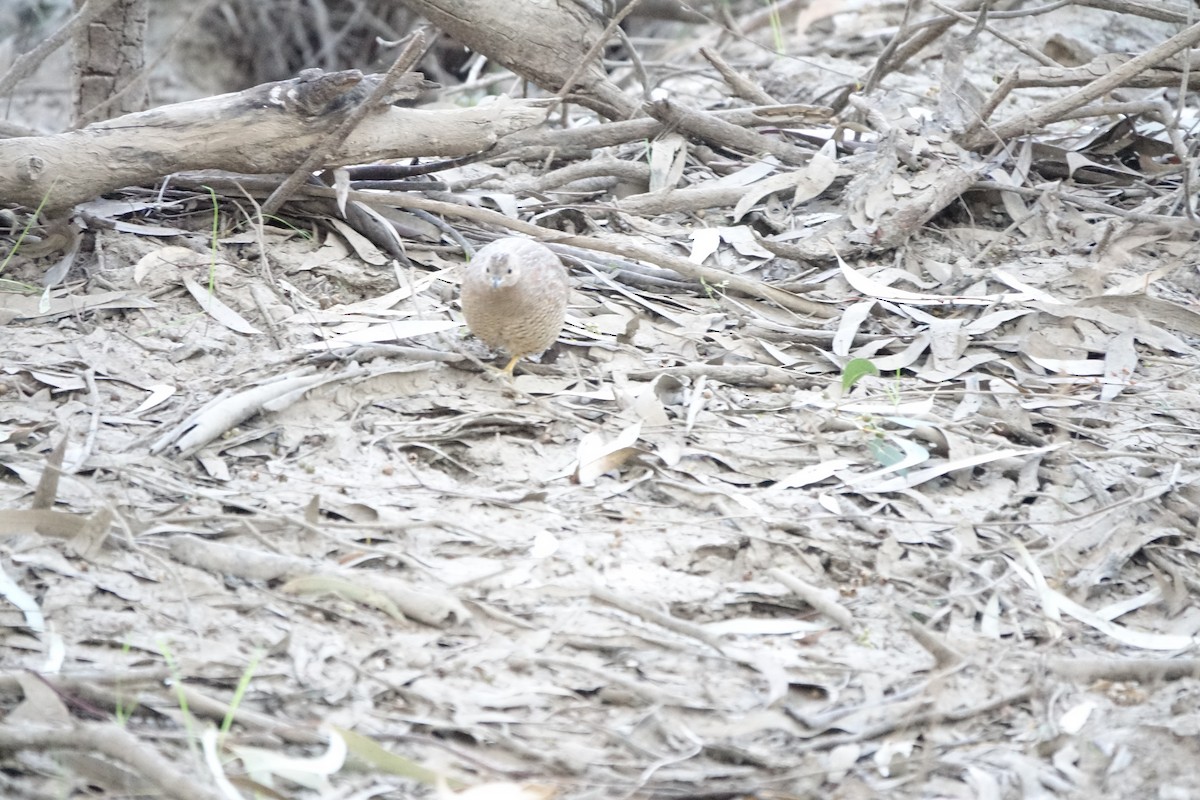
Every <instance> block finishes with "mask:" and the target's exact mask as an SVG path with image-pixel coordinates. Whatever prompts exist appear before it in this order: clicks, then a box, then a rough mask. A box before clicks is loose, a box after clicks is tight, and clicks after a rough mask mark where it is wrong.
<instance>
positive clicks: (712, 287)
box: [700, 276, 729, 302]
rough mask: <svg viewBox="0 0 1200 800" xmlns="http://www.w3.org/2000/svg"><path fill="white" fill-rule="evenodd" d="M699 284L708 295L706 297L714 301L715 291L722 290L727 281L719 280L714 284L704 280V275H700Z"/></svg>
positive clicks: (727, 283)
mask: <svg viewBox="0 0 1200 800" xmlns="http://www.w3.org/2000/svg"><path fill="white" fill-rule="evenodd" d="M700 285H701V286H702V287H703V288H704V294H705V295H707V296H708V299H709V300H712V301H713V302H716V300H717V292H724V291H725V288H726V287H727V286H728V285H729V281H721V282H720V283H715V284H714V283H709V282H708V281H706V280H704V276H700Z"/></svg>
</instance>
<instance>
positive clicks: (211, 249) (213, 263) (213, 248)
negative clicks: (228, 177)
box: [204, 186, 221, 294]
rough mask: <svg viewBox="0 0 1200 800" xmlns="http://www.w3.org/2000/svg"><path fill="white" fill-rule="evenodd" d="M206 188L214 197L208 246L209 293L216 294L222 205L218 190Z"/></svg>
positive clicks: (211, 196)
mask: <svg viewBox="0 0 1200 800" xmlns="http://www.w3.org/2000/svg"><path fill="white" fill-rule="evenodd" d="M204 188H205V189H208V196H209V197H210V198H212V209H213V221H212V236H210V237H209V246H208V293H209V294H215V293H216V288H217V232H218V228H219V223H220V220H221V206H220V202H219V201H218V200H217V193H216V191H214V190H213V188H212V187H211V186H205V187H204Z"/></svg>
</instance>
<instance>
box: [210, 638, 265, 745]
mask: <svg viewBox="0 0 1200 800" xmlns="http://www.w3.org/2000/svg"><path fill="white" fill-rule="evenodd" d="M262 658H263V651H262V650H255V651H254V654H253V655H251V656H250V663H249V664H247V665H246V669H245V670H244V671H243V672H242V677H241V678H239V679H238V685H237V688H236V689H234V690H233V698H232V699H230V701H229V711H227V712H226V713H225V718H224V719H223V720H221V732H220V737H219V738H218V740H217V741H219V742H224V741H225V736H226V735H227V734H228V733H229V729H230V727H232V726H233V718H234V716H235V715H236V714H237V710H238V707H239V706H240V705H241V704H242V700H243V698H245V696H246V690H247V689H249V688H250V681H251V679H253V678H254V673H255V671H256V670H257V669H258V665H259V662H261V661H262Z"/></svg>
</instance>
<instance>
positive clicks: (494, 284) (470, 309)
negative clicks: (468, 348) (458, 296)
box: [462, 237, 571, 374]
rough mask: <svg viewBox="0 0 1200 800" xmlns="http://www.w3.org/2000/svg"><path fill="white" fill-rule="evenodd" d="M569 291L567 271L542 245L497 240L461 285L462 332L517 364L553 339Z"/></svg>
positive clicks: (559, 329)
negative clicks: (465, 329) (464, 325)
mask: <svg viewBox="0 0 1200 800" xmlns="http://www.w3.org/2000/svg"><path fill="white" fill-rule="evenodd" d="M570 293H571V286H570V283H569V282H568V280H567V270H566V268H564V267H563V265H562V262H561V261H559V260H558V256H556V255H554V253H553V251H551V250H550V248H548V247H546V245H544V244H541V243H540V242H535V241H533V240H532V239H517V238H513V237H509V238H506V239H497V240H496V241H494V242H492V243H491V244H489V245H487V246H486V247H484V248H482V249H480V251H479V252H478V253H476V254H475V257H474V258H473V259H471V263H470V264H468V265H467V270H466V274H465V275H464V276H463V281H462V309H463V316H465V317H466V318H467V327H468V328H470V329H471V332H472V333H474V334H475V335H476V336H478V337H479V338H480V339H482V340H483V342H484V344H486V345H487V346H488V347H491V348H492V349H497V348H498V349H502V350H504V351H505V352H507V353H508V354H509V356H510V357H511V360H510V361H509V362H508V366H507V367H505V369H504V371H505V372H508V373H509V374H511V373H512V370H513V367H514V366H516V363H517V361H519V360H520V359H522V358H524V357H526V356H531V355H535V354H537V353H540V352H542V351H543V350H545V349H546V348H548V347H549V346H550V345H552V344H554V342H555V340H556V339H558V334H559V333H561V332H562V327H563V320H564V319H565V318H566V313H567V298H568V296H569V295H570Z"/></svg>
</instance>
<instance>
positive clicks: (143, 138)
mask: <svg viewBox="0 0 1200 800" xmlns="http://www.w3.org/2000/svg"><path fill="white" fill-rule="evenodd" d="M412 76H413V77H412V78H410V79H409V81H408V86H407V87H406V88H407V90H408V91H410V92H412V93H415V91H416V89H417V88H418V87H419V85H420V84H421V83H422V78H421V76H420V75H419V74H417V73H412ZM374 80H376V78H375V76H368V77H366V78H364V77H363V76H362V75H361V74H359V73H357V72H354V71H352V72H336V73H325V74H320V73H319V70H317V71H306V73H305V74H302V75H301V76H300V77H299V78H295V79H292V80H288V81H280V82H278V83H267V84H262V85H260V86H256V87H254V88H252V89H247V90H246V91H243V92H237V93H234V94H225V95H218V96H216V97H209V98H204V99H202V100H193V101H189V102H186V103H178V104H175V105H169V106H162V107H160V108H156V109H152V110H150V111H142V112H139V113H136V114H127V115H125V116H123V117H117V118H116V119H111V120H107V121H104V122H99V123H96V124H94V125H89V126H88V127H86V128H83V129H81V130H76V131H68V132H66V133H60V134H55V135H53V136H37V137H22V138H16V139H6V140H0V201H3V202H7V203H20V204H23V205H28V206H36V205H37V204H38V203H40V202H42V201H43V199H44V200H45V207H46V208H47V209H49V210H55V209H62V208H68V207H70V206H72V205H74V204H76V203H79V202H83V201H84V200H88V199H91V198H93V197H95V196H97V195H100V194H103V193H105V192H109V191H113V190H115V189H120V188H122V187H125V186H132V185H137V184H142V183H148V182H153V181H156V180H158V179H159V178H161V177H162V176H164V175H169V174H171V173H173V172H180V171H183V170H200V169H217V170H227V171H231V172H242V173H252V174H266V173H280V172H283V173H287V172H291V171H292V170H294V169H295V168H296V167H297V166H299V165H300V164H301V163H302V162H303V161H304V158H305V157H306V156H307V155H308V153H309V152H310V151H311V150H312V149H313V148H314V147H316V146H317V145H318V144H319V143H320V141H321V140H322V137H324V136H325V134H327V133H328V132H329V131H331V130H333V129H334V128H336V127H337V126H338V125H339V124H341V123H342V121H343V120H344V119H345V118H346V116H347V115H348V114H349V113H350V111H351V110H352V109H353V108H354V107H355V106H356V105H357V104H358V103H360V102H362V101H363V100H364V99H365V97H366V96H367V95H368V94H369V93H370V88H371V86H372V85H373V82H374ZM544 117H545V111H544V110H543V109H542V108H539V107H538V106H537V105H536V104H535V103H530V102H523V101H515V100H501V101H499V102H496V103H491V104H487V105H480V106H476V107H474V108H463V109H450V110H439V111H423V110H417V109H409V108H395V107H391V106H386V107H384V108H381V109H379V110H378V111H376V112H372V113H371V114H369V115H368V116H367V118H366V119H365V120H363V122H362V123H361V124H360V125H359V126H358V127H357V128H356V129H355V131H354V132H353V133H352V134H351V135H350V136H349V137H347V138H346V140H345V142H344V143H343V144H342V146H341V147H340V148H338V149H337V150H336V151H335V152H333V153H332V154H330V155H329V157H328V158H326V159H325V160H324V162H323V163H322V164H321V165H320V166H321V167H334V166H341V165H345V164H351V163H364V162H370V161H375V160H378V159H384V158H409V157H413V156H462V155H467V154H470V153H475V152H479V151H481V150H486V149H487V148H489V147H491V146H492V145H493V144H494V143H495V142H496V140H497V139H499V138H500V137H502V136H505V135H507V134H510V133H513V132H514V131H518V130H521V129H523V128H527V127H530V126H532V125H536V124H537V123H539V122H540V121H542V119H543V118H544Z"/></svg>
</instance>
